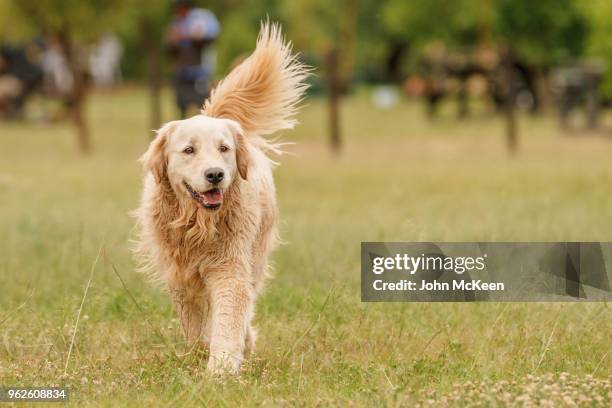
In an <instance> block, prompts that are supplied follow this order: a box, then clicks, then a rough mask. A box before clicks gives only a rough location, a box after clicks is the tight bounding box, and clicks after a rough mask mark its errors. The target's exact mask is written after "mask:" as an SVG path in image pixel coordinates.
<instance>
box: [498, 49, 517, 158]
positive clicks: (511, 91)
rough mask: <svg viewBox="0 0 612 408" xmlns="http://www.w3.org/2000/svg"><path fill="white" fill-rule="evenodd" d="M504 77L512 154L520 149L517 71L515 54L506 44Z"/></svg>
mask: <svg viewBox="0 0 612 408" xmlns="http://www.w3.org/2000/svg"><path fill="white" fill-rule="evenodd" d="M501 56H502V61H501V63H502V70H503V78H504V82H505V83H506V92H505V98H504V99H505V100H504V116H505V118H506V141H507V144H508V151H509V152H510V154H515V153H516V152H517V150H518V129H517V123H516V71H515V67H514V55H513V53H512V49H511V48H510V46H506V47H505V48H504V49H503V50H502V52H501Z"/></svg>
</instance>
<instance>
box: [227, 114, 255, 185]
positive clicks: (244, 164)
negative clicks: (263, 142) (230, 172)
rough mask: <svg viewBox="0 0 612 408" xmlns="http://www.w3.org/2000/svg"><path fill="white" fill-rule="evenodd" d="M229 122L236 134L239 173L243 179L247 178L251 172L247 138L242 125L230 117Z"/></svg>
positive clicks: (233, 133)
mask: <svg viewBox="0 0 612 408" xmlns="http://www.w3.org/2000/svg"><path fill="white" fill-rule="evenodd" d="M226 121H227V124H228V126H229V128H230V130H231V131H232V135H233V136H234V142H235V144H236V166H237V167H238V173H239V174H240V177H242V179H243V180H246V179H247V174H248V172H249V165H250V164H251V156H250V154H249V149H248V147H247V140H246V137H245V136H244V132H243V131H242V127H241V126H240V125H239V124H238V122H235V121H233V120H230V119H226Z"/></svg>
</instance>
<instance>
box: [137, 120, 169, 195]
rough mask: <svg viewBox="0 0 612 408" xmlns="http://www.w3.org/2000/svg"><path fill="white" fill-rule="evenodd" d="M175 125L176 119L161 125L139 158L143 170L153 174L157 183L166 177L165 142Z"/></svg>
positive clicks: (166, 158)
mask: <svg viewBox="0 0 612 408" xmlns="http://www.w3.org/2000/svg"><path fill="white" fill-rule="evenodd" d="M176 125H177V121H173V122H168V123H166V124H165V125H164V126H162V127H161V128H160V129H159V130H158V131H157V136H156V137H155V139H153V141H152V142H151V144H150V145H149V148H148V149H147V151H146V152H145V154H143V155H142V157H141V158H140V161H141V162H142V164H143V167H144V168H145V170H148V171H150V172H151V173H152V174H153V177H155V181H156V182H157V183H158V184H159V183H161V182H162V180H163V179H164V177H166V167H167V165H168V157H167V156H166V144H167V143H168V137H170V134H171V133H172V131H173V130H174V128H175V127H176Z"/></svg>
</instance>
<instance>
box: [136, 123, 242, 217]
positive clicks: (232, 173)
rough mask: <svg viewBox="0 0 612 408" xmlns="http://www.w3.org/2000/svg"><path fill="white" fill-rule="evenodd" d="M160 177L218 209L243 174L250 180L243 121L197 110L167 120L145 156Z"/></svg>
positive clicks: (146, 163)
mask: <svg viewBox="0 0 612 408" xmlns="http://www.w3.org/2000/svg"><path fill="white" fill-rule="evenodd" d="M141 160H142V162H143V164H144V167H145V169H146V170H148V171H150V172H151V173H152V174H153V176H154V177H155V180H156V182H157V183H160V184H161V183H164V182H169V183H170V185H171V186H172V189H173V190H174V192H175V194H177V196H178V197H182V196H181V195H184V197H185V198H189V197H190V199H193V200H194V201H195V202H196V203H197V204H198V205H199V206H201V207H203V208H205V209H207V210H210V211H214V210H218V209H219V208H221V206H222V204H223V196H224V193H225V192H226V191H227V190H228V189H229V188H230V186H231V185H232V184H233V183H234V182H236V181H237V179H238V178H242V179H243V180H246V178H247V172H248V167H249V153H248V149H247V146H246V140H245V137H244V135H243V132H242V129H241V127H240V125H239V124H238V123H237V122H235V121H233V120H230V119H219V118H212V117H208V116H204V115H197V116H194V117H192V118H189V119H185V120H177V121H173V122H169V123H167V124H165V125H164V126H163V127H162V128H161V129H160V130H159V131H158V132H157V137H156V138H155V140H153V142H151V145H150V146H149V149H148V150H147V152H146V153H145V154H144V156H143V157H142V159H141Z"/></svg>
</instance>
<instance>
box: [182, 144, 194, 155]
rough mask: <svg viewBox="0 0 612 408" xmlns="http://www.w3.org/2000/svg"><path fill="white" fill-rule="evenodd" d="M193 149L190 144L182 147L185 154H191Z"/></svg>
mask: <svg viewBox="0 0 612 408" xmlns="http://www.w3.org/2000/svg"><path fill="white" fill-rule="evenodd" d="M193 152H194V150H193V147H192V146H187V147H186V148H184V149H183V153H185V154H193Z"/></svg>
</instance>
